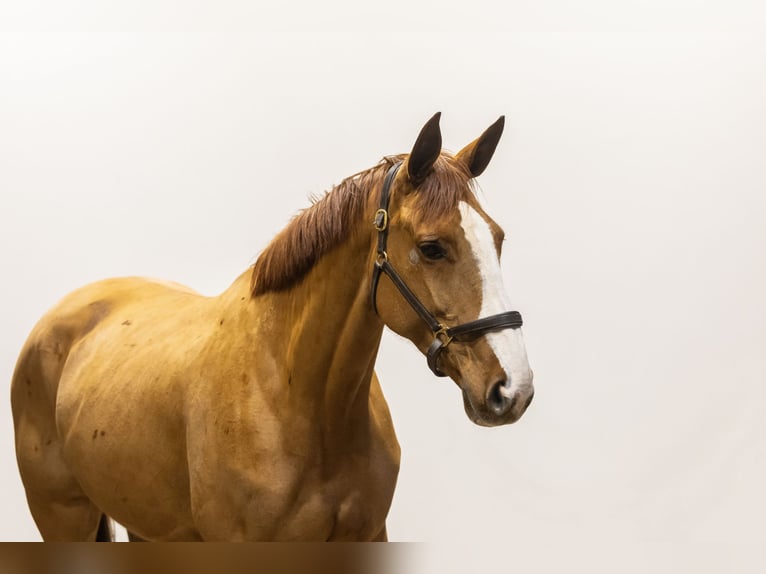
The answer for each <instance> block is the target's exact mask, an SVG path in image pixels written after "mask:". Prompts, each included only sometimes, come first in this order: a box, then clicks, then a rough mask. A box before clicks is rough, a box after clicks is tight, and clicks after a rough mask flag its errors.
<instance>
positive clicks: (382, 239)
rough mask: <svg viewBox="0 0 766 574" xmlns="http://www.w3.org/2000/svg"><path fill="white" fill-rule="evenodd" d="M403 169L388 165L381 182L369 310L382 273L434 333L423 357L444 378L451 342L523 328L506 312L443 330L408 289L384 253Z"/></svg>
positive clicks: (513, 314)
mask: <svg viewBox="0 0 766 574" xmlns="http://www.w3.org/2000/svg"><path fill="white" fill-rule="evenodd" d="M401 166H402V162H398V163H396V164H394V165H392V166H391V169H389V170H388V173H387V174H386V178H385V180H384V181H383V190H382V191H381V193H380V208H379V209H378V211H376V212H375V220H374V221H373V224H374V226H375V229H376V230H377V231H378V255H377V257H376V259H375V264H374V265H373V269H372V285H371V296H372V308H373V309H374V310H375V313H377V312H378V306H377V302H376V294H377V291H378V282H379V281H380V274H381V273H385V274H386V275H388V277H389V278H390V279H391V281H392V282H393V284H394V285H395V286H396V288H397V289H398V290H399V292H400V293H401V294H402V296H403V297H404V299H405V300H406V301H407V303H409V304H410V307H412V308H413V310H414V311H415V312H416V313H417V314H418V315H419V316H420V318H421V319H423V321H425V323H426V325H428V328H429V329H431V331H432V332H433V334H434V341H433V343H431V346H430V347H428V352H427V353H426V358H427V359H428V366H429V367H430V369H431V370H432V371H433V373H434V374H435V375H436V376H437V377H446V376H447V375H445V374H444V373H443V372H442V371H441V370H439V367H438V361H439V355H441V352H442V351H443V350H444V349H446V348H447V347H448V346H449V344H450V343H452V342H453V341H456V342H458V343H466V342H470V341H474V340H476V339H478V338H479V337H481V336H482V335H485V334H486V333H490V332H493V331H500V330H503V329H518V328H519V327H521V325H522V320H521V313H519V312H518V311H506V312H504V313H498V314H496V315H490V316H489V317H483V318H481V319H476V320H475V321H469V322H468V323H463V324H462V325H457V326H455V327H446V326H444V325H443V324H442V323H440V322H439V321H438V320H437V319H436V317H434V316H433V315H432V314H431V313H430V312H429V311H428V309H426V307H425V305H423V303H422V302H421V301H420V299H418V298H417V296H416V295H415V294H414V293H413V292H412V291H411V290H410V288H409V287H407V284H406V283H405V282H404V280H403V279H402V277H401V276H400V275H399V273H397V272H396V269H394V267H393V265H391V262H390V261H389V260H388V254H387V253H386V245H387V243H388V223H389V216H388V204H389V201H390V199H391V185H392V184H393V181H394V178H396V174H397V172H398V171H399V168H400V167H401Z"/></svg>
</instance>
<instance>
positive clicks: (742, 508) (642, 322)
mask: <svg viewBox="0 0 766 574" xmlns="http://www.w3.org/2000/svg"><path fill="white" fill-rule="evenodd" d="M1 6H2V8H0V269H2V271H1V272H0V273H1V275H0V276H1V277H2V281H0V313H1V315H0V316H1V317H2V329H0V379H2V380H4V381H10V377H11V373H12V370H13V366H14V362H15V360H16V356H17V354H18V352H19V350H20V348H21V345H22V344H23V341H24V339H25V338H26V336H27V334H28V332H29V330H30V329H31V327H32V326H33V324H34V323H35V322H36V321H37V319H38V318H39V317H40V315H41V314H42V313H43V312H44V311H45V310H46V309H47V308H49V307H50V306H51V305H52V304H53V303H55V302H56V301H57V300H58V299H59V298H60V297H61V296H63V295H64V294H65V293H67V292H68V291H70V290H72V289H74V288H75V287H78V286H80V285H82V284H84V283H87V282H89V281H92V280H96V279H99V278H103V277H108V276H115V275H131V274H138V275H148V276H154V277H162V278H168V279H173V280H176V281H180V282H182V283H186V284H188V285H189V286H191V287H194V288H196V289H198V290H200V291H201V292H203V293H206V294H215V293H217V292H220V291H222V290H223V289H224V288H225V287H226V286H227V285H228V284H229V283H230V282H231V281H232V280H233V279H234V278H235V277H236V276H237V275H238V274H239V273H240V272H241V271H242V270H244V269H245V268H246V267H247V266H248V265H249V264H251V263H252V262H253V261H254V260H255V257H256V256H257V254H258V253H259V252H260V250H261V249H262V248H263V247H264V246H265V245H266V244H267V242H268V241H269V239H270V238H271V237H273V236H274V234H275V233H276V232H277V231H278V230H279V229H280V228H282V227H283V226H284V225H285V223H286V222H287V221H288V219H289V218H290V217H291V216H292V215H293V214H294V213H295V212H296V211H297V210H298V209H300V208H302V207H305V206H306V205H308V200H307V197H308V195H309V194H311V193H318V192H321V191H323V190H325V189H327V188H328V187H330V186H331V185H332V184H333V183H337V182H338V181H340V180H341V179H342V178H343V177H344V176H346V175H349V174H351V173H354V172H356V171H358V170H360V169H363V168H366V167H369V166H371V165H372V164H374V163H375V162H377V161H378V159H379V158H380V157H382V156H383V155H385V154H390V153H395V152H402V151H408V150H409V148H410V146H411V145H412V143H413V141H414V138H415V136H416V135H417V132H418V130H419V129H420V127H421V125H422V124H423V122H425V120H426V119H428V118H429V117H430V116H431V115H432V114H433V113H434V112H435V111H439V110H440V111H442V112H443V116H442V129H443V134H444V142H445V146H446V147H447V148H448V149H452V150H457V149H459V148H461V147H462V146H463V145H465V144H466V143H468V141H470V140H471V139H473V138H474V137H476V136H477V135H478V134H479V133H480V132H481V131H482V130H483V129H484V128H486V127H487V126H488V125H489V124H490V123H491V122H492V121H494V120H495V119H496V118H497V116H498V115H500V114H506V115H507V120H508V122H507V126H506V134H505V136H504V139H503V140H502V141H501V143H500V146H499V148H498V151H497V153H496V155H495V159H494V160H493V163H492V164H491V165H490V167H489V169H488V170H487V172H486V173H485V175H484V176H482V178H481V180H480V184H481V187H482V190H483V191H482V192H481V199H482V201H483V203H484V205H485V206H486V207H487V209H488V211H489V212H490V213H491V214H492V215H493V216H494V217H495V218H496V219H497V220H498V221H499V222H500V223H501V224H502V225H503V226H504V227H505V229H506V231H507V233H508V237H509V242H508V243H507V245H506V250H505V253H504V262H503V265H504V272H505V274H506V280H507V284H508V285H509V288H510V292H511V298H512V300H513V302H514V305H515V307H516V308H517V309H519V310H520V311H521V312H522V313H523V315H524V318H525V327H524V329H525V336H526V340H527V349H528V353H529V357H530V362H531V365H532V367H533V368H534V370H535V385H536V398H535V402H534V403H533V405H532V406H531V407H530V410H529V411H528V413H527V414H526V415H525V416H524V417H523V418H522V420H521V421H520V422H519V423H517V424H516V425H512V426H510V427H503V428H499V429H483V428H478V427H474V426H472V424H471V423H470V422H469V421H468V419H467V418H466V416H465V415H464V413H463V408H462V401H461V398H460V395H459V392H458V391H457V389H456V387H455V386H454V385H453V384H452V383H450V382H445V381H444V380H441V379H436V378H434V377H433V376H432V375H431V374H430V372H429V371H428V370H427V367H426V364H425V360H424V359H423V358H422V357H421V356H420V355H419V354H418V353H417V351H416V350H415V349H414V348H413V347H412V346H411V345H410V344H409V343H406V342H403V341H401V340H399V339H397V338H396V337H395V336H393V335H391V334H390V333H389V334H387V335H386V336H385V337H384V342H383V346H382V350H381V353H380V356H379V360H378V371H379V374H380V377H381V380H382V381H383V387H384V391H385V392H386V395H387V397H388V399H389V402H390V404H391V410H392V412H393V416H394V419H395V423H396V425H397V430H398V434H399V439H400V442H401V444H402V451H403V460H402V471H401V475H400V480H399V485H398V489H397V492H396V496H395V499H394V504H393V508H392V510H391V513H390V519H389V534H390V537H391V538H392V539H393V540H422V541H429V542H432V543H433V546H432V547H431V548H432V550H431V551H429V552H428V553H427V558H426V560H427V564H424V565H423V567H424V569H428V570H429V571H434V572H436V571H440V572H444V571H453V570H454V571H465V570H466V569H467V568H468V567H469V565H470V567H471V568H472V569H474V568H478V567H502V568H503V569H505V568H506V567H514V568H518V567H522V568H525V570H526V571H534V570H538V571H554V569H559V570H560V569H561V568H564V567H567V568H570V569H572V568H574V569H575V570H584V569H585V567H586V566H587V567H588V569H590V570H593V571H614V569H618V568H619V570H620V571H622V572H626V571H628V572H634V571H635V572H645V571H647V570H648V569H649V568H651V569H652V571H653V572H681V571H687V572H691V571H695V572H721V571H729V572H733V571H739V572H745V571H755V570H757V569H758V564H760V563H761V558H760V556H761V554H760V551H759V547H762V546H763V544H764V542H766V534H765V533H764V528H763V516H764V512H765V511H766V496H764V494H763V488H762V487H763V484H766V466H765V464H766V462H765V461H766V452H765V451H766V448H765V446H766V433H765V432H764V424H763V420H762V419H763V415H762V411H763V409H764V405H765V404H766V401H765V400H766V387H765V386H764V383H766V376H765V375H766V355H765V353H764V350H765V349H766V303H764V301H766V297H765V295H766V269H765V264H764V247H766V230H765V229H764V213H765V212H766V200H764V194H766V170H765V169H764V152H766V110H765V109H764V107H765V106H766V104H765V103H764V102H766V37H764V34H763V30H764V29H765V27H766V10H764V9H763V8H762V7H761V6H762V4H761V3H758V2H741V1H727V2H723V1H721V2H714V1H710V2H702V1H699V2H692V1H682V0H671V1H664V2H659V1H658V2H653V1H641V0H630V1H627V2H614V1H611V2H607V1H606V0H583V1H581V2H565V1H564V0H537V1H533V0H510V1H505V2H491V1H487V0H479V1H475V2H470V3H464V2H461V3H457V2H425V1H424V2H413V1H411V0H407V1H403V0H393V1H389V2H387V3H362V2H358V1H351V0H347V1H344V0H325V1H324V2H309V1H296V2H284V3H281V4H280V3H276V2H271V3H268V5H267V4H265V3H259V2H233V1H226V2H207V3H206V2H180V1H179V2H171V1H164V2H148V1H143V2H137V1H133V2H125V3H122V7H121V8H120V7H118V6H117V5H115V3H103V2H95V1H94V2H65V3H61V2H49V3H44V2H24V3H19V2H14V3H11V2H4V3H2V5H1ZM7 396H8V395H7V393H6V397H7ZM0 422H2V426H0V462H1V463H2V464H0V484H1V485H2V490H1V492H2V508H3V512H2V513H0V539H4V540H36V539H39V535H38V533H37V531H36V529H35V527H34V524H33V522H32V520H31V517H30V515H29V512H28V510H27V507H26V503H25V500H24V495H23V490H22V487H21V483H20V480H19V478H18V473H17V470H16V464H15V457H14V454H13V438H12V436H13V433H12V424H11V417H10V407H9V401H8V400H7V399H6V400H3V401H0ZM454 543H459V544H454Z"/></svg>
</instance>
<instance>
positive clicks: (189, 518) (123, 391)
mask: <svg viewBox="0 0 766 574" xmlns="http://www.w3.org/2000/svg"><path fill="white" fill-rule="evenodd" d="M497 126H498V124H497V123H496V124H495V125H493V126H492V128H490V129H489V130H487V132H485V133H484V134H483V135H482V137H480V138H478V139H477V140H476V141H474V142H473V143H471V144H470V145H469V146H467V147H466V148H465V149H464V150H463V151H461V152H460V153H459V154H457V155H456V156H454V157H453V156H450V155H448V154H443V153H441V154H440V148H441V136H440V134H439V133H438V116H435V117H434V118H432V120H431V121H430V122H429V123H428V124H426V127H425V128H424V129H423V131H422V132H421V135H420V137H419V138H418V141H417V142H416V144H415V146H414V148H413V150H412V152H411V154H409V155H408V156H399V157H397V158H395V160H400V159H401V160H404V161H405V165H406V166H407V169H406V170H402V171H401V173H400V174H399V176H398V177H397V179H396V181H395V185H394V188H393V192H392V196H391V207H390V213H391V221H390V235H389V246H388V255H389V256H390V257H391V259H392V260H396V261H397V262H401V264H400V266H401V269H400V272H401V274H402V275H403V276H404V277H405V278H406V280H407V282H408V284H410V286H411V287H412V289H413V290H415V291H416V292H417V293H418V294H419V296H420V297H421V298H422V300H423V302H424V303H425V304H427V305H428V306H429V308H430V309H432V310H433V313H434V314H435V315H436V316H437V317H439V319H440V320H443V321H444V322H445V323H458V322H465V321H469V320H473V319H475V318H477V317H479V316H480V313H484V312H485V310H486V308H488V307H492V309H493V312H496V311H494V309H495V308H496V307H497V308H499V307H498V305H499V306H503V305H505V304H506V302H507V298H504V297H505V296H504V295H502V294H500V292H499V291H498V288H499V285H494V284H492V285H490V284H488V281H489V282H496V281H497V280H498V279H499V277H500V276H499V267H497V265H498V263H497V257H498V253H499V242H500V240H501V234H502V232H501V231H500V229H499V227H497V225H496V224H495V223H494V222H493V221H492V220H491V219H490V218H489V217H488V216H487V215H486V214H485V213H484V212H483V210H482V209H481V207H480V206H479V205H478V203H477V201H476V198H475V196H474V195H473V193H472V191H471V189H470V185H469V180H470V178H471V177H475V176H476V175H478V174H479V173H481V171H483V169H484V168H485V167H486V164H487V163H488V162H489V158H491V156H492V153H493V152H494V149H495V145H496V143H497V139H498V138H499V132H498V127H497ZM499 129H500V130H502V125H500V128H499ZM437 136H438V137H437ZM392 161H394V160H393V159H387V160H384V161H383V162H382V163H381V164H380V165H378V166H376V167H374V168H372V169H370V170H367V171H365V172H362V173H360V174H357V175H356V176H353V177H352V178H349V179H347V180H345V181H344V182H343V183H341V184H340V185H339V186H337V188H336V189H334V190H333V191H331V192H330V193H329V194H328V195H327V196H325V197H324V198H323V199H321V200H320V201H318V202H317V203H316V204H315V205H314V206H312V207H311V208H309V209H307V210H306V211H304V212H303V213H302V214H301V215H299V216H298V217H297V218H296V219H295V220H294V221H293V222H292V223H291V224H290V225H289V226H288V227H287V228H286V229H285V230H284V231H283V232H282V233H280V234H279V235H278V236H277V238H275V240H274V241H273V242H272V244H271V245H270V246H269V247H268V248H267V249H266V251H265V252H264V253H263V254H262V255H261V257H260V258H259V259H258V261H257V263H256V264H255V266H254V269H253V270H252V271H247V272H245V273H243V274H242V275H241V276H240V277H239V278H238V279H237V280H236V281H235V282H234V283H233V284H232V285H231V287H230V288H229V289H227V290H226V291H225V292H224V293H222V294H221V295H220V296H218V297H203V296H200V295H198V294H196V293H195V292H193V291H191V290H189V289H187V288H185V287H182V286H180V285H177V284H171V283H166V282H160V281H154V280H148V279H142V278H122V279H109V280H106V281H102V282H99V283H95V284H92V285H88V286H86V287H83V288H81V289H79V290H77V291H75V292H73V293H71V294H69V295H68V296H66V297H65V298H64V299H63V300H62V301H61V302H59V303H58V304H57V305H56V306H55V307H54V308H53V309H52V310H51V311H49V312H48V313H47V314H46V315H45V316H44V317H43V318H42V319H41V320H40V322H39V323H38V324H37V325H36V326H35V328H34V329H33V331H32V333H31V334H30V336H29V338H28V340H27V342H26V344H25V345H24V348H23V349H22V351H21V354H20V356H19V359H18V363H17V366H16V371H15V373H14V378H13V383H12V406H13V414H14V426H15V431H16V452H17V458H18V463H19V469H20V472H21V476H22V480H23V482H24V486H25V489H26V492H27V499H28V502H29V506H30V509H31V511H32V515H33V517H34V519H35V521H36V523H37V525H38V527H39V529H40V531H41V533H42V535H43V538H44V539H45V540H93V539H94V538H95V536H96V532H97V529H98V526H99V521H100V518H101V516H102V515H103V514H106V515H108V516H110V517H112V518H113V519H115V520H117V521H118V522H120V523H121V524H124V525H125V526H126V527H127V528H128V529H129V530H130V531H131V532H133V533H135V534H137V535H138V536H140V537H142V538H145V539H149V540H385V539H386V529H385V520H386V515H387V513H388V509H389V506H390V503H391V499H392V496H393V492H394V486H395V483H396V477H397V473H398V468H399V445H398V442H397V440H396V436H395V434H394V429H393V425H392V423H391V417H390V414H389V411H388V406H387V405H386V401H385V399H384V397H383V394H382V392H381V389H380V385H379V384H378V380H377V378H376V376H375V374H374V372H373V367H374V364H375V357H376V355H377V350H378V345H379V343H380V338H381V334H382V330H383V327H384V325H388V326H389V327H390V328H391V329H393V330H394V331H396V332H397V333H399V334H401V335H403V336H405V337H407V338H409V339H410V340H411V341H413V343H415V345H416V346H417V347H418V348H419V349H420V350H421V351H425V350H426V349H427V347H428V345H429V343H430V340H429V332H428V330H427V329H425V328H424V326H423V325H422V324H421V323H420V322H419V320H418V317H417V316H416V315H415V314H414V313H413V312H412V310H411V309H410V308H409V307H408V306H407V304H406V303H405V302H404V301H402V299H401V297H400V296H399V294H398V293H397V292H396V290H395V288H394V287H392V286H391V285H390V284H389V282H388V281H386V280H382V281H381V284H380V287H379V290H378V295H377V300H378V309H379V312H380V315H379V316H378V315H376V314H375V313H374V311H373V309H372V306H371V303H370V299H369V292H370V271H371V268H372V265H373V262H374V261H375V256H376V255H375V230H374V229H373V227H372V225H371V220H372V215H373V213H374V212H375V205H376V200H377V196H378V194H379V193H380V185H381V181H382V176H383V174H384V173H385V171H386V170H387V168H388V167H389V165H390V164H391V162H392ZM487 242H489V245H487ZM493 243H494V244H496V245H495V249H493V248H492V244H493ZM425 244H429V245H431V251H433V244H437V245H438V246H439V249H441V250H442V251H443V254H444V256H443V257H438V258H434V257H432V255H433V253H432V252H429V250H427V249H426V247H425ZM487 249H489V250H490V252H489V253H490V254H489V255H488V254H487V253H488V252H487ZM441 368H442V369H443V370H444V372H446V373H447V374H449V375H450V376H451V377H452V378H453V379H454V380H455V382H456V383H457V384H458V385H459V386H460V388H461V390H462V392H463V397H464V402H465V408H466V413H467V414H468V415H469V417H470V418H471V419H472V420H474V421H475V422H477V423H479V424H484V425H494V424H504V423H509V422H513V421H515V420H517V419H518V418H519V417H520V416H521V414H522V413H523V412H524V410H525V408H526V406H527V405H528V403H529V401H530V400H531V397H532V384H531V381H532V375H531V371H530V370H529V367H528V365H527V363H526V354H525V351H524V348H523V343H522V341H521V334H520V331H513V332H512V334H511V335H508V334H507V332H503V333H500V334H490V335H488V336H485V337H481V338H480V339H479V340H477V341H475V342H472V343H470V344H465V345H459V346H458V345H454V346H452V347H450V348H449V350H448V351H445V352H444V358H443V364H442V365H441Z"/></svg>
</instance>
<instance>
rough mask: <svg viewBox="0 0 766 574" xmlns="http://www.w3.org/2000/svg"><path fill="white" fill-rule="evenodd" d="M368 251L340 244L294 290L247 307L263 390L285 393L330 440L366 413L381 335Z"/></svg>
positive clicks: (263, 297) (363, 418)
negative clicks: (264, 382)
mask: <svg viewBox="0 0 766 574" xmlns="http://www.w3.org/2000/svg"><path fill="white" fill-rule="evenodd" d="M365 243H366V244H365ZM370 249H371V245H370V243H369V241H367V242H364V241H363V240H358V241H356V242H354V241H351V242H349V243H348V244H346V245H341V246H339V247H337V248H335V249H334V250H332V251H330V252H329V253H327V254H326V255H325V256H324V257H322V259H321V260H320V261H319V262H318V263H317V264H316V265H315V266H314V268H313V269H312V270H311V271H310V272H309V273H308V275H307V276H306V277H305V278H304V279H303V280H301V281H300V282H299V284H298V285H297V286H295V287H293V288H291V289H290V290H287V291H283V292H278V293H267V294H265V295H261V296H258V297H256V298H254V299H252V300H251V301H250V303H249V304H248V305H247V309H248V317H247V321H248V324H249V327H248V329H249V330H250V333H251V337H252V338H251V339H250V341H251V343H250V344H252V345H254V346H255V347H256V348H253V349H252V350H251V352H252V356H253V364H252V368H253V369H254V371H255V373H256V375H263V374H264V373H266V376H267V377H269V378H270V379H272V380H271V381H269V382H268V384H269V385H271V384H277V385H280V387H281V390H282V391H284V389H288V391H287V393H288V396H289V398H288V399H287V404H288V405H291V406H293V407H295V408H297V409H300V410H301V411H302V412H304V413H306V414H308V413H311V415H310V416H311V417H312V423H315V424H324V425H325V427H326V428H325V430H326V431H327V432H329V433H331V434H335V433H336V432H340V433H342V432H348V430H349V428H350V426H349V425H351V426H353V425H355V424H359V423H361V424H366V421H367V416H368V414H369V413H368V400H369V389H370V379H371V376H372V371H373V367H374V364H375V356H376V355H377V351H378V345H379V344H380V337H381V334H382V331H383V323H382V322H381V321H380V319H378V317H377V316H376V315H375V314H374V312H373V311H372V309H371V305H370V300H369V296H370V295H369V276H370V273H371V269H370V265H371V260H370ZM245 279H246V278H245V277H241V278H240V279H239V280H238V281H237V283H235V285H234V286H232V288H233V289H235V288H236V290H235V292H234V293H233V296H232V297H230V298H231V299H232V300H234V301H237V300H241V297H244V296H245V293H244V291H243V289H244V288H245V286H246V285H245ZM238 283H239V284H240V285H238ZM240 291H243V292H242V294H240V293H239V292H240ZM247 297H248V298H249V294H247ZM259 362H260V364H259Z"/></svg>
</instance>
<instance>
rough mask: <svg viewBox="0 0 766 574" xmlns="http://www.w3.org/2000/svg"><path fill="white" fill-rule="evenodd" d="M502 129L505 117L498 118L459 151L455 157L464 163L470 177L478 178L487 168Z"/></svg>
mask: <svg viewBox="0 0 766 574" xmlns="http://www.w3.org/2000/svg"><path fill="white" fill-rule="evenodd" d="M504 127H505V116H500V117H499V118H498V120H497V121H496V122H495V123H494V124H492V125H491V126H489V127H488V128H487V129H486V131H485V132H484V133H483V134H481V135H480V136H479V137H478V138H476V139H475V140H474V141H472V142H471V143H469V144H468V145H467V146H465V147H464V148H463V149H461V150H460V151H459V152H458V154H457V155H456V156H455V157H456V158H457V159H459V160H460V161H462V162H463V163H465V165H466V166H467V167H468V170H469V171H470V172H471V176H473V177H478V176H480V175H481V174H482V173H483V172H484V170H485V169H486V168H487V165H489V160H491V159H492V155H493V154H494V153H495V148H496V147H497V142H499V141H500V136H501V135H503V128H504Z"/></svg>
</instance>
